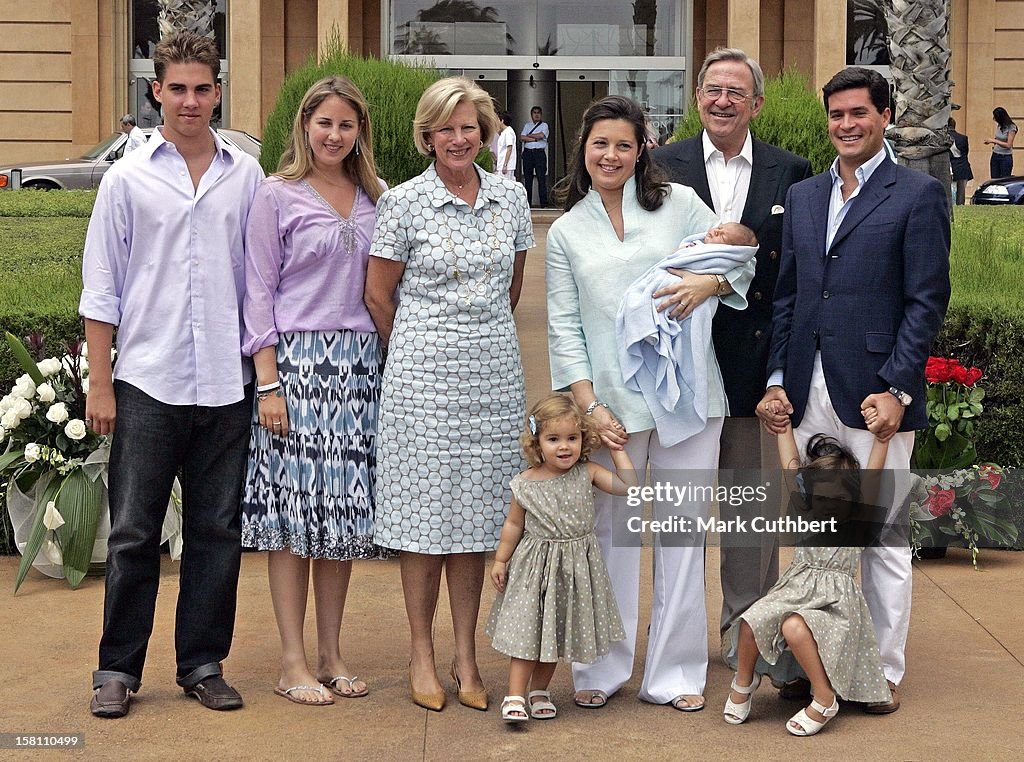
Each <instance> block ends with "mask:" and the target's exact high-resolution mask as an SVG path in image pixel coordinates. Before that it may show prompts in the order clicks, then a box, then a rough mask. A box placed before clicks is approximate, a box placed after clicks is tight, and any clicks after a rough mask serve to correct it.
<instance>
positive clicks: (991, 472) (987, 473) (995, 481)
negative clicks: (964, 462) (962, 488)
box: [978, 465, 1003, 489]
mask: <svg viewBox="0 0 1024 762" xmlns="http://www.w3.org/2000/svg"><path fill="white" fill-rule="evenodd" d="M978 478H979V479H983V480H985V481H987V482H988V486H989V487H991V488H992V489H997V488H998V487H999V484H1000V483H1001V482H1002V481H1003V473H1002V471H999V470H997V469H996V467H994V466H989V465H984V466H978Z"/></svg>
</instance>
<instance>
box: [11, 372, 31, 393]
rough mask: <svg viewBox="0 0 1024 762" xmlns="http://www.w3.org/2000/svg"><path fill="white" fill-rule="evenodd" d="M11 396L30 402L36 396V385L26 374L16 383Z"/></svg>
mask: <svg viewBox="0 0 1024 762" xmlns="http://www.w3.org/2000/svg"><path fill="white" fill-rule="evenodd" d="M11 394H13V395H14V396H15V397H21V398H22V399H26V400H30V399H32V398H33V397H35V396H36V383H35V381H33V380H32V379H31V378H29V375H28V374H27V373H26V374H25V375H23V376H21V377H19V378H18V380H17V381H15V382H14V389H12V390H11Z"/></svg>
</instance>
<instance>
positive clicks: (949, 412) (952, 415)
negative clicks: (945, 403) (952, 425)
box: [946, 402, 960, 421]
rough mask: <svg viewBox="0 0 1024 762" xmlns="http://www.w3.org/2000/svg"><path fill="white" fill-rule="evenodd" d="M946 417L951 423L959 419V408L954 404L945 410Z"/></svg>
mask: <svg viewBox="0 0 1024 762" xmlns="http://www.w3.org/2000/svg"><path fill="white" fill-rule="evenodd" d="M946 417H947V418H949V420H951V421H955V420H956V419H957V418H959V417H960V406H959V405H958V404H956V403H955V402H954V403H953V404H952V405H950V406H949V407H947V408H946Z"/></svg>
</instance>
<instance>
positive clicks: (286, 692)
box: [274, 684, 334, 706]
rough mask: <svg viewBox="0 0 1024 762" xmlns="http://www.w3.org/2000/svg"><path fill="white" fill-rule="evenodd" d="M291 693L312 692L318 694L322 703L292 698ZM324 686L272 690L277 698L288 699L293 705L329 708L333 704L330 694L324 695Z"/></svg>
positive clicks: (296, 686)
mask: <svg viewBox="0 0 1024 762" xmlns="http://www.w3.org/2000/svg"><path fill="white" fill-rule="evenodd" d="M292 691H314V692H316V693H319V694H320V698H322V699H324V700H323V701H311V700H310V699H304V698H302V697H301V696H293V695H292ZM324 691H325V688H324V686H323V685H322V684H321V685H293V686H292V687H291V688H274V693H276V694H277V695H278V696H281V697H283V698H286V699H288V700H289V701H291V702H292V703H294V704H302V705H303V706H331V705H332V704H333V703H334V699H333V698H331V696H330V694H328V693H325V692H324Z"/></svg>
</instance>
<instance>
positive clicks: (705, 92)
mask: <svg viewBox="0 0 1024 762" xmlns="http://www.w3.org/2000/svg"><path fill="white" fill-rule="evenodd" d="M722 93H725V97H726V98H728V99H729V103H742V102H743V101H745V100H747V98H749V97H750V96H749V95H747V94H746V93H744V92H740V91H739V90H733V89H732V88H731V87H702V88H700V94H701V95H702V96H704V97H705V98H706V99H707V100H709V101H717V100H718V99H719V98H721V97H722Z"/></svg>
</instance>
